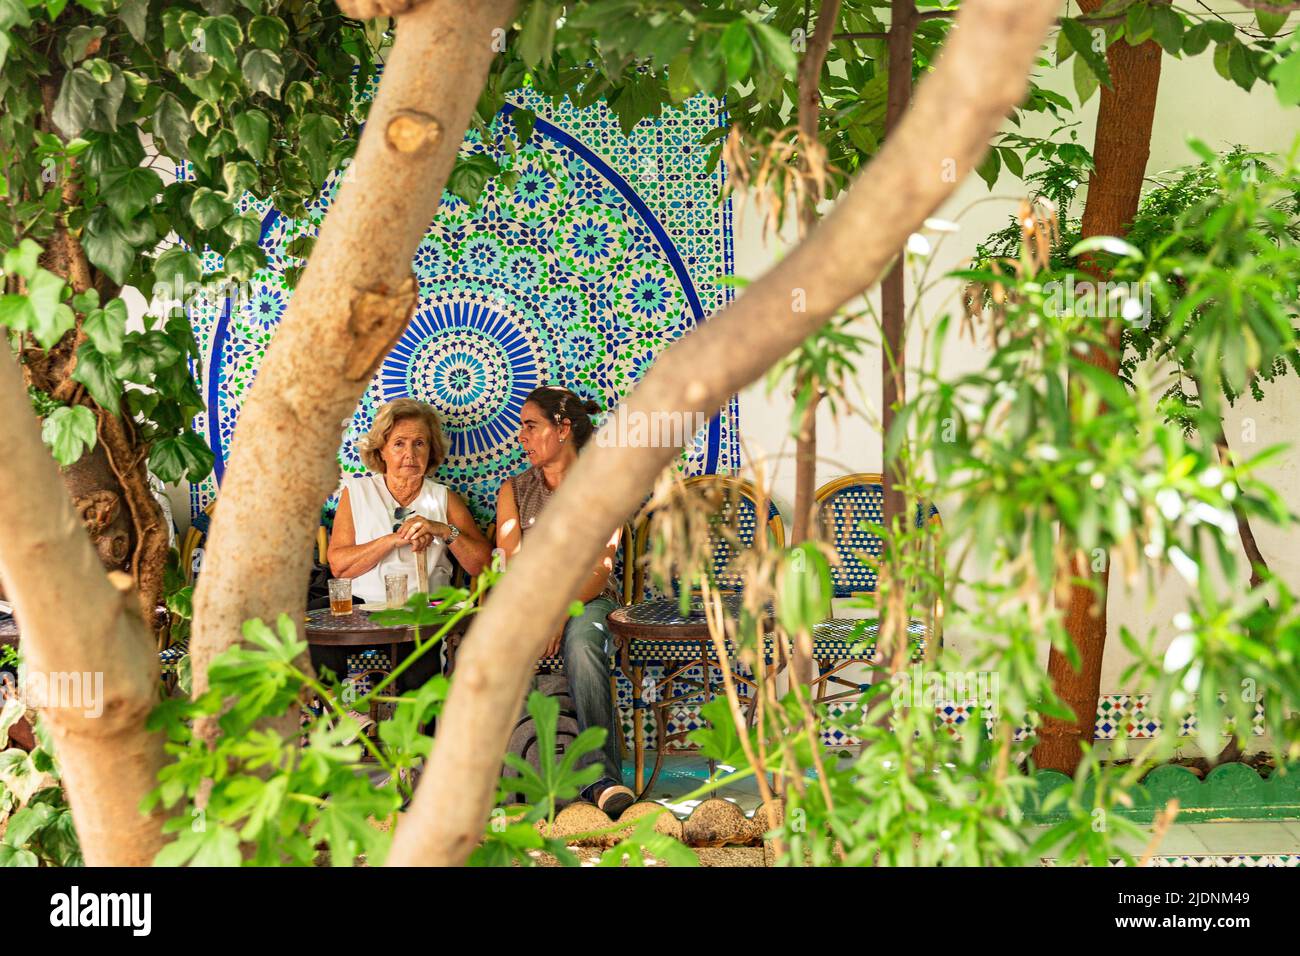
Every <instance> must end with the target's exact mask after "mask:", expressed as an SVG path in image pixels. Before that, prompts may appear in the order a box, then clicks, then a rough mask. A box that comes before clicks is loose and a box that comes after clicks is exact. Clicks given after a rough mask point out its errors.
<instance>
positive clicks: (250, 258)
mask: <svg viewBox="0 0 1300 956" xmlns="http://www.w3.org/2000/svg"><path fill="white" fill-rule="evenodd" d="M263 264H264V258H263V255H262V251H261V249H259V248H258V247H257V246H256V245H252V244H248V245H242V246H236V247H235V248H233V249H231V250H230V251H229V252H227V253H226V258H225V263H224V266H223V271H224V272H225V273H226V275H228V276H230V277H231V278H232V279H238V280H239V281H241V282H243V281H244V280H246V279H250V278H252V276H253V273H255V272H256V271H257V270H258V269H260V268H262V265H263Z"/></svg>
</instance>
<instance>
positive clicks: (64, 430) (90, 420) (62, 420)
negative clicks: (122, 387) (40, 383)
mask: <svg viewBox="0 0 1300 956" xmlns="http://www.w3.org/2000/svg"><path fill="white" fill-rule="evenodd" d="M119 301H120V300H119ZM41 440H42V441H44V442H45V444H46V445H48V446H49V449H50V451H51V452H52V453H53V454H54V460H55V461H57V462H58V463H59V464H60V465H62V466H63V467H65V468H66V467H67V466H68V465H71V464H73V463H74V462H75V461H77V460H78V459H80V458H81V456H82V455H83V454H85V452H86V451H88V450H89V449H91V448H94V447H95V413H94V412H92V411H91V410H90V409H89V408H87V407H86V406H84V405H72V406H68V405H64V406H62V407H61V408H56V409H55V410H54V411H53V412H52V413H51V414H50V415H49V416H48V417H47V418H46V419H45V421H44V422H42V423H41Z"/></svg>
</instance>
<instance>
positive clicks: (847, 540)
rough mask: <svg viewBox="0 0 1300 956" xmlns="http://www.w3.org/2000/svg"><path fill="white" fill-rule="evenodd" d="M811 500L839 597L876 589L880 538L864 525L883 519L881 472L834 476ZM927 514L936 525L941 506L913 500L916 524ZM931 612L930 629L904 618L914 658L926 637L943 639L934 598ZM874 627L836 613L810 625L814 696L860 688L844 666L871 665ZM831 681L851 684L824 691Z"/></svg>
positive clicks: (920, 652) (852, 692) (939, 610)
mask: <svg viewBox="0 0 1300 956" xmlns="http://www.w3.org/2000/svg"><path fill="white" fill-rule="evenodd" d="M814 502H815V506H816V513H815V520H816V522H817V527H818V529H819V531H820V533H821V537H822V538H823V540H825V541H827V542H828V543H829V544H830V545H831V546H832V547H833V548H834V549H835V552H836V554H837V555H838V556H839V561H838V562H837V563H836V564H835V565H834V566H832V568H831V580H832V581H833V583H834V588H835V592H834V596H835V598H836V599H839V600H843V599H846V598H858V597H863V596H864V595H867V594H872V593H874V592H875V590H876V565H877V562H879V560H880V557H881V554H882V553H883V542H882V541H881V539H880V537H879V535H877V534H876V533H875V531H873V530H871V528H870V527H867V526H869V525H879V524H881V523H882V522H883V520H884V484H883V481H882V478H881V476H880V475H878V474H865V473H859V474H852V475H845V476H844V477H842V478H836V479H834V480H832V481H829V482H827V483H826V484H824V485H822V486H821V487H820V488H818V489H817V491H816V493H815V495H814ZM927 516H928V517H927ZM926 520H928V521H929V522H930V523H931V524H934V525H939V524H941V522H940V519H939V510H938V509H937V508H935V507H934V505H930V506H929V507H928V508H926V507H924V506H922V505H918V506H917V510H916V526H917V527H920V526H921V524H922V522H923V521H926ZM936 566H937V562H936ZM929 616H930V619H931V620H932V621H933V622H934V628H933V630H934V633H933V634H931V633H930V630H931V629H930V628H929V627H928V626H927V624H926V622H924V621H919V620H915V619H914V620H912V621H910V622H909V623H908V628H907V630H908V634H909V636H910V637H911V639H912V641H913V648H912V655H913V658H914V659H919V658H920V656H921V655H923V654H924V652H925V646H926V643H927V641H928V640H930V639H935V640H939V641H942V627H941V621H942V605H941V603H940V602H938V601H937V600H936V601H935V603H934V606H933V608H932V611H931V614H930V615H929ZM875 632H876V626H875V624H874V623H873V622H871V621H866V620H854V619H852V618H840V617H832V619H831V620H828V621H824V622H822V623H821V624H819V625H816V626H815V627H814V628H813V658H814V659H815V660H816V661H817V666H818V676H817V678H815V680H814V684H815V685H816V688H817V695H818V700H820V701H822V702H823V703H827V702H830V701H834V700H839V699H841V698H844V697H848V696H852V695H855V694H858V693H860V692H861V691H862V685H861V684H859V683H857V682H854V681H849V680H846V679H845V678H844V677H843V674H842V672H843V671H844V670H845V669H846V668H848V667H850V666H853V665H868V666H869V665H870V664H871V663H872V662H871V657H872V655H873V653H874V651H875V641H874V639H873V635H874V634H875ZM868 641H869V642H870V643H867V642H868ZM830 684H837V685H840V686H843V687H846V688H849V690H845V691H841V692H839V693H835V694H831V695H829V696H827V691H828V690H829V685H830Z"/></svg>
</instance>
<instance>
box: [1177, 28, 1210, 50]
mask: <svg viewBox="0 0 1300 956" xmlns="http://www.w3.org/2000/svg"><path fill="white" fill-rule="evenodd" d="M1209 45H1210V31H1209V28H1208V27H1207V25H1206V24H1204V23H1198V24H1197V25H1196V26H1194V27H1192V28H1191V29H1190V30H1188V31H1187V32H1186V33H1184V34H1183V52H1184V53H1186V54H1187V55H1188V56H1197V55H1199V54H1200V53H1202V52H1204V50H1205V48H1206V47H1207V46H1209Z"/></svg>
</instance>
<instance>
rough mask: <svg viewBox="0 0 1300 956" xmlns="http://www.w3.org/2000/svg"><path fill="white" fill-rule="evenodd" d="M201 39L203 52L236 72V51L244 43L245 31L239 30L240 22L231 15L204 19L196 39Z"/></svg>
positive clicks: (200, 22)
mask: <svg viewBox="0 0 1300 956" xmlns="http://www.w3.org/2000/svg"><path fill="white" fill-rule="evenodd" d="M198 38H201V39H202V41H203V43H202V49H203V52H205V53H207V54H208V56H210V57H212V59H214V60H216V61H217V62H218V63H220V64H221V65H222V66H224V67H226V68H227V69H229V70H234V68H235V63H236V57H235V51H236V50H238V49H239V44H240V43H241V42H243V39H244V31H243V30H241V29H240V28H239V21H238V20H236V19H235V18H234V17H232V16H230V14H228V13H227V14H222V15H221V16H217V17H204V18H203V19H202V20H201V21H199V26H198V33H197V34H196V37H195V39H198Z"/></svg>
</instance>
